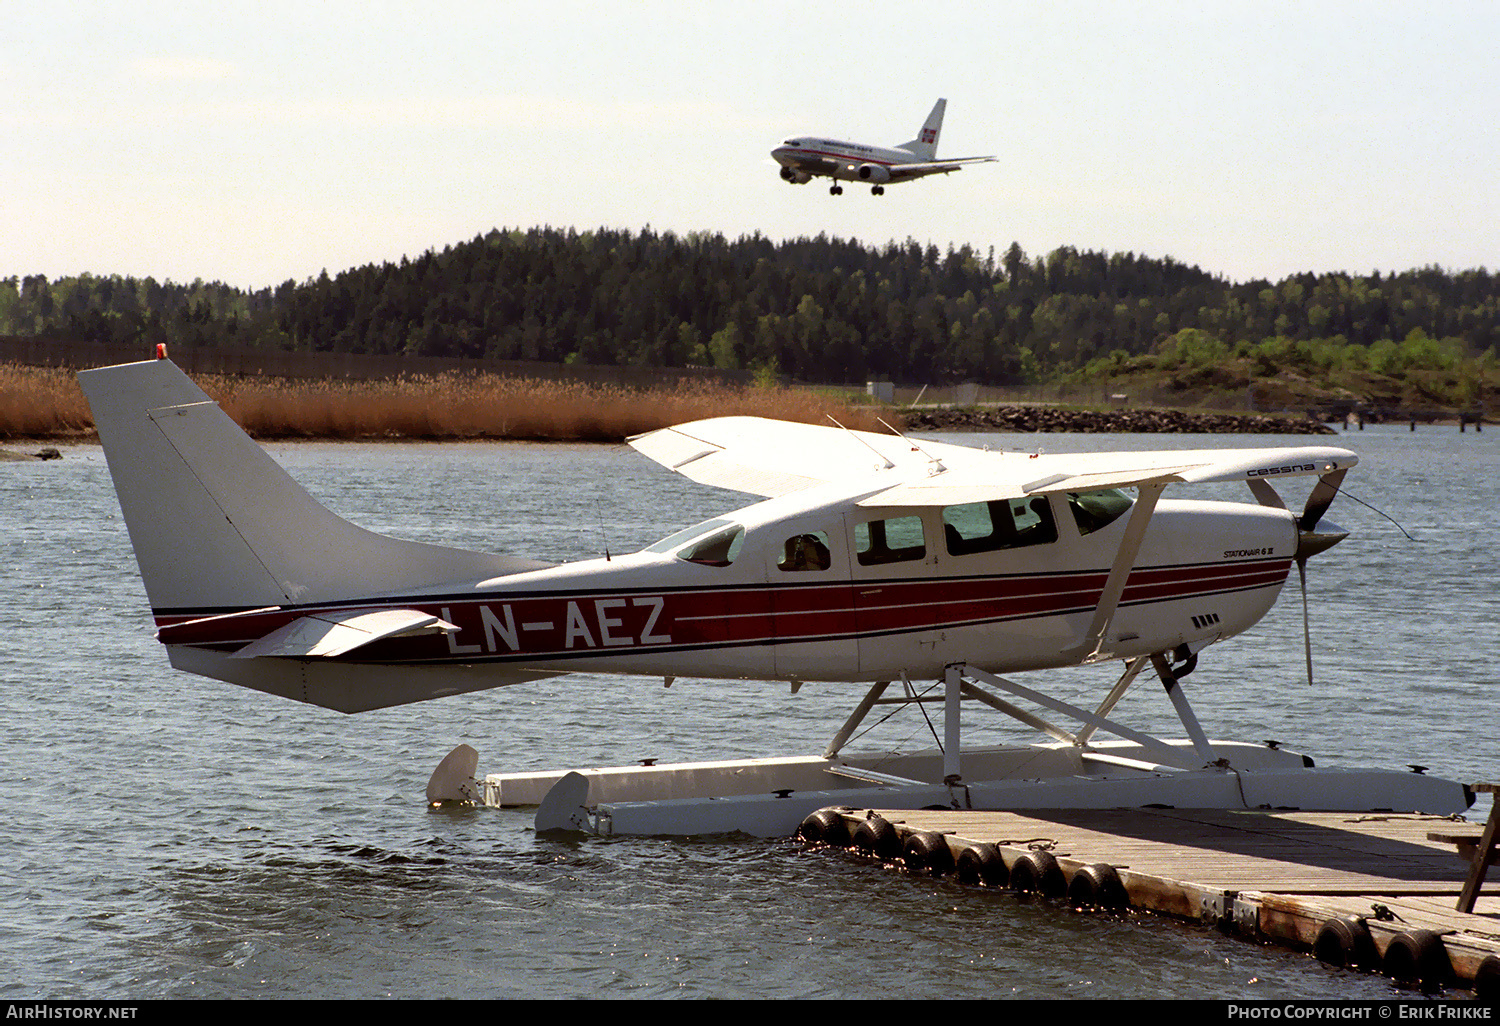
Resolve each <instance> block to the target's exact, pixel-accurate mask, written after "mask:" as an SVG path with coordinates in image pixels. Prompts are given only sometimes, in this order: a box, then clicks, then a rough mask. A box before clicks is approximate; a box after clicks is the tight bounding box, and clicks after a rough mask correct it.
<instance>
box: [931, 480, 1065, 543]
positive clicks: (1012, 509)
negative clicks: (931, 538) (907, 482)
mask: <svg viewBox="0 0 1500 1026" xmlns="http://www.w3.org/2000/svg"><path fill="white" fill-rule="evenodd" d="M943 536H944V539H945V541H946V543H947V547H948V555H950V556H968V555H972V554H974V553H976V552H994V551H996V550H998V549H1019V548H1025V547H1026V546H1029V545H1045V544H1047V543H1048V542H1055V541H1057V523H1056V521H1054V520H1053V519H1052V506H1051V504H1050V503H1049V502H1048V501H1047V499H1046V497H1045V496H1041V495H1038V496H1036V497H1035V498H1032V499H1029V500H1028V499H1009V500H1007V499H996V500H993V501H991V502H969V503H964V504H963V505H961V506H947V507H945V508H944V509H943Z"/></svg>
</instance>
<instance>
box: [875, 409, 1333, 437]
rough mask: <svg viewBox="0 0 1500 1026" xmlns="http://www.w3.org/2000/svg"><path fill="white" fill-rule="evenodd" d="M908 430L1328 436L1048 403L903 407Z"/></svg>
mask: <svg viewBox="0 0 1500 1026" xmlns="http://www.w3.org/2000/svg"><path fill="white" fill-rule="evenodd" d="M904 417H905V420H906V426H907V428H908V429H910V430H913V431H1016V432H1046V431H1076V432H1084V433H1091V434H1099V433H1109V434H1226V435H1229V434H1242V435H1332V434H1336V433H1337V432H1335V431H1334V430H1333V429H1332V428H1331V427H1329V426H1328V425H1327V424H1323V423H1321V422H1319V421H1316V420H1312V419H1310V418H1307V417H1271V416H1265V415H1258V414H1235V413H1189V412H1186V411H1183V410H1065V409H1060V408H1057V407H1052V406H998V407H993V408H985V409H967V410H909V411H906V413H905V414H904Z"/></svg>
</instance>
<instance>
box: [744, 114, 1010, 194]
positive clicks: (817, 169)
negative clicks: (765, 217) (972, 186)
mask: <svg viewBox="0 0 1500 1026" xmlns="http://www.w3.org/2000/svg"><path fill="white" fill-rule="evenodd" d="M947 108H948V101H947V100H938V102H937V103H936V104H934V105H933V108H932V113H931V114H928V115H927V120H926V121H925V122H923V123H922V128H921V131H919V132H918V133H917V137H916V138H915V139H913V140H911V142H904V143H901V144H900V145H899V146H894V147H888V146H867V145H865V144H863V143H851V142H841V141H839V140H837V139H820V138H817V137H815V136H798V137H797V138H795V139H788V140H786V141H785V142H783V143H782V144H781V145H780V146H778V147H776V148H775V149H774V150H772V151H771V157H772V159H773V160H775V161H776V163H778V164H780V165H781V177H782V180H783V181H786V182H790V183H791V184H793V185H806V184H807V183H808V182H810V181H812V180H813V178H815V177H817V176H819V175H822V176H825V177H828V178H832V179H833V185H832V186H830V187H829V189H828V191H829V193H830V194H831V195H834V196H838V195H841V194H842V193H843V191H844V187H843V186H842V185H840V184H839V182H863V183H865V184H866V185H869V186H870V192H871V194H873V195H875V196H882V195H884V194H885V187H886V186H887V185H891V184H894V183H897V182H909V181H912V180H913V179H916V178H925V177H927V176H928V175H947V174H952V173H953V172H954V171H961V170H963V168H964V166H965V165H967V164H983V163H988V162H990V161H993V160H994V159H995V158H994V157H993V156H990V157H953V158H950V159H948V160H938V159H937V144H938V135H939V134H940V133H941V132H942V130H943V114H944V112H945V111H946V110H947Z"/></svg>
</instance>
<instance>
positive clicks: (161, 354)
mask: <svg viewBox="0 0 1500 1026" xmlns="http://www.w3.org/2000/svg"><path fill="white" fill-rule="evenodd" d="M156 358H157V359H158V360H165V359H166V358H167V344H166V343H165V342H158V343H156Z"/></svg>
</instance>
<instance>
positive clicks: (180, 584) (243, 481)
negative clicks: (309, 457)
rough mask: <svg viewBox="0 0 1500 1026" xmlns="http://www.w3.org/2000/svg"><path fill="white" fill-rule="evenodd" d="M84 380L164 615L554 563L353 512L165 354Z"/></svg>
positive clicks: (396, 587)
mask: <svg viewBox="0 0 1500 1026" xmlns="http://www.w3.org/2000/svg"><path fill="white" fill-rule="evenodd" d="M78 382H79V384H80V385H81V386H82V387H83V391H84V395H85V396H87V398H88V401H89V406H90V408H91V409H92V410H93V414H94V424H95V427H96V428H97V429H98V431H99V441H100V442H101V443H102V444H103V446H104V454H105V457H106V458H107V459H108V461H109V472H110V475H111V477H113V478H114V483H115V491H116V492H117V493H118V494H119V498H120V509H121V512H122V513H123V514H124V517H125V524H126V526H127V527H128V528H129V531H130V541H131V544H132V545H133V546H134V547H135V555H136V561H137V562H138V563H139V564H140V568H141V577H142V578H143V579H144V581H145V585H146V596H147V598H148V599H149V600H150V602H151V606H152V608H153V609H154V610H155V611H156V613H157V614H158V615H161V614H164V613H177V614H194V615H207V614H209V613H212V612H222V611H228V610H232V609H246V608H260V607H264V606H279V605H300V604H304V603H316V602H337V601H346V600H352V599H360V598H364V597H368V596H374V595H381V594H390V593H392V592H399V591H402V590H408V591H409V590H410V589H414V588H422V587H426V586H432V585H438V584H444V583H458V582H462V581H475V580H481V579H484V578H486V577H495V576H499V575H502V574H509V573H516V572H519V571H522V570H530V569H535V568H537V567H541V566H546V565H547V564H545V563H536V562H532V561H530V560H522V559H513V558H509V557H506V556H497V555H492V554H488V553H479V552H465V551H463V550H460V549H447V548H441V547H439V546H436V545H427V544H424V543H421V542H408V541H400V540H397V539H394V538H387V537H384V536H383V535H378V534H375V533H373V532H370V531H366V530H365V529H363V528H361V527H356V526H355V525H353V524H351V523H349V522H348V521H346V520H343V519H342V518H340V517H338V516H337V515H335V514H334V513H333V512H332V511H330V510H329V509H327V508H326V507H324V506H323V505H322V504H321V503H319V502H318V501H317V500H316V499H314V498H313V497H312V496H311V495H309V494H308V493H307V492H306V491H305V490H304V489H303V488H302V486H301V485H299V484H297V483H296V482H295V481H293V480H292V479H291V477H290V476H289V475H288V474H287V473H286V471H284V470H282V469H281V467H280V466H278V465H277V464H276V462H275V461H274V460H272V459H271V457H270V456H268V455H267V454H266V452H265V450H264V449H262V448H261V447H260V446H258V445H256V444H255V442H253V441H252V440H251V439H250V437H249V436H248V435H246V434H245V433H244V432H243V431H241V430H240V428H239V426H238V425H237V424H235V423H234V421H232V420H231V419H230V418H229V416H228V415H227V414H226V413H224V411H223V410H221V409H220V408H219V406H218V404H217V403H215V402H214V401H213V400H211V399H210V398H209V397H208V396H207V395H206V394H204V392H203V391H202V389H200V388H198V386H197V385H195V384H193V382H192V381H191V380H189V378H188V376H187V375H186V374H184V373H183V372H182V371H181V370H180V369H178V367H177V366H176V365H175V364H173V363H171V362H169V361H167V360H164V359H157V360H152V361H149V362H146V363H131V364H123V365H121V366H118V367H101V368H98V369H96V370H89V371H82V372H80V373H79V375H78Z"/></svg>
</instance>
